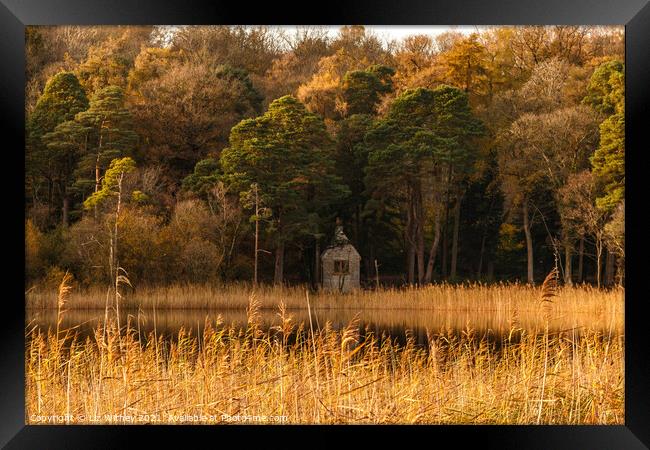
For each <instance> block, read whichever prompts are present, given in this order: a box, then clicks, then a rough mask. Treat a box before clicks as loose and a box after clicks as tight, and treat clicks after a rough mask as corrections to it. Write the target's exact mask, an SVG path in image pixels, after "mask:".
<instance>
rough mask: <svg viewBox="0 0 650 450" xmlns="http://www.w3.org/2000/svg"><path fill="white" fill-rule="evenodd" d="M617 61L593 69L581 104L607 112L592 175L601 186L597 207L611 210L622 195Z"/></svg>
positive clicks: (621, 87) (621, 78)
mask: <svg viewBox="0 0 650 450" xmlns="http://www.w3.org/2000/svg"><path fill="white" fill-rule="evenodd" d="M623 70H624V66H623V64H622V63H621V62H619V61H611V62H607V63H604V64H602V65H601V66H600V67H598V69H596V70H595V71H594V74H593V76H592V78H591V81H590V82H589V88H588V92H589V93H588V95H587V96H586V97H585V99H584V103H587V104H589V105H591V106H593V107H594V108H595V109H596V110H598V111H600V112H603V113H605V114H611V115H609V116H608V117H607V118H606V119H605V120H604V121H603V122H602V123H601V124H600V143H599V145H598V148H597V149H596V152H595V153H594V155H593V156H592V157H591V164H592V166H593V171H594V174H595V175H596V176H597V177H598V180H599V182H600V184H601V185H602V193H601V195H599V197H598V199H597V204H598V207H599V208H601V209H603V210H605V211H607V212H610V213H611V212H612V211H613V210H614V209H615V208H616V205H618V203H619V202H621V201H622V199H623V198H624V197H625V90H624V89H625V83H624V74H623Z"/></svg>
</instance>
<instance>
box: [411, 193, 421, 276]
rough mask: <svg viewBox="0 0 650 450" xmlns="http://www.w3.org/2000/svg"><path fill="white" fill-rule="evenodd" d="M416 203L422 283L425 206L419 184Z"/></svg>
mask: <svg viewBox="0 0 650 450" xmlns="http://www.w3.org/2000/svg"><path fill="white" fill-rule="evenodd" d="M414 204H415V211H414V214H413V217H414V219H415V220H414V222H415V242H416V243H417V247H416V256H417V262H418V284H420V285H421V284H422V282H423V281H424V211H423V209H424V208H423V207H422V191H421V189H420V186H419V185H418V186H416V190H415V202H414Z"/></svg>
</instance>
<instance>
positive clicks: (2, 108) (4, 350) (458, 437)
mask: <svg viewBox="0 0 650 450" xmlns="http://www.w3.org/2000/svg"><path fill="white" fill-rule="evenodd" d="M308 8H309V9H308ZM207 23H210V24H212V23H214V24H278V25H280V24H323V25H325V24H327V25H336V24H369V25H427V24H431V25H474V24H475V25H515V24H522V25H528V24H549V25H550V24H585V25H587V24H589V25H607V24H612V25H625V27H626V57H625V59H626V114H625V116H626V136H627V138H626V141H627V142H626V146H627V151H626V155H627V156H626V166H627V172H628V176H627V185H628V187H627V197H628V201H627V205H628V206H627V209H626V222H627V234H628V242H631V243H632V244H631V245H628V248H627V256H626V263H627V264H626V304H625V332H626V339H625V341H626V352H625V353H626V358H625V377H626V378H625V425H624V426H552V425H546V426H418V427H372V428H370V427H366V426H362V427H330V426H326V427H294V426H289V427H271V426H256V427H253V428H243V427H242V426H228V427H223V426H198V427H197V426H195V427H188V426H145V427H137V426H136V427H128V426H63V425H58V426H56V425H55V426H47V425H37V426H26V425H25V404H24V364H25V363H24V349H25V343H24V315H25V311H24V292H19V290H20V288H19V287H18V280H17V278H18V277H19V276H20V274H21V273H22V272H23V267H24V264H23V263H22V262H21V261H23V260H22V258H23V257H24V246H23V242H24V221H23V219H24V216H23V215H22V214H21V213H20V212H21V211H22V212H23V214H24V205H23V201H22V199H23V198H24V197H22V194H21V193H22V192H23V190H24V187H23V186H24V178H23V174H24V170H23V171H22V172H21V168H22V169H24V158H23V156H24V153H23V151H24V150H23V149H24V129H25V127H24V92H25V90H24V81H25V75H24V67H25V66H24V64H25V58H24V29H25V26H26V25H54V24H88V25H92V24H207ZM649 81H650V4H648V3H647V2H646V1H645V0H617V1H615V2H614V1H607V0H572V1H570V2H569V1H567V0H545V1H542V2H540V1H534V0H506V1H497V0H489V1H487V0H464V1H460V0H444V1H421V0H408V1H404V0H403V1H399V2H396V1H393V2H391V1H389V0H373V1H369V0H364V1H356V2H354V3H352V2H346V3H342V2H326V3H324V4H322V5H306V4H305V5H303V6H291V5H289V4H287V5H280V4H278V3H277V2H264V3H261V4H259V5H258V4H255V3H251V2H246V3H244V2H240V3H235V2H230V3H224V2H221V1H213V2H210V1H193V0H185V1H183V2H178V1H176V2H173V1H170V0H142V1H138V2H135V1H133V0H68V1H66V0H49V1H48V0H0V112H1V120H0V123H1V124H2V127H3V128H4V129H5V133H3V135H2V136H3V139H2V140H0V145H1V148H2V150H3V152H2V154H3V156H2V161H3V163H4V164H3V166H4V167H3V169H4V170H2V176H1V177H0V179H2V182H3V184H5V186H3V187H4V189H3V190H2V191H1V192H2V196H3V200H4V204H5V205H6V207H7V208H8V207H9V205H10V206H11V207H12V208H15V210H14V211H12V212H11V213H9V211H8V210H5V209H4V208H3V212H4V214H3V215H4V216H5V217H4V220H3V222H4V225H5V226H7V225H11V226H12V227H15V229H14V228H11V229H10V230H7V231H6V232H5V234H4V242H3V243H4V244H5V245H4V247H5V249H7V248H12V249H15V253H7V252H5V258H4V260H5V262H8V264H7V266H8V267H7V268H8V269H9V270H10V271H12V272H15V273H16V279H14V277H11V276H10V277H8V280H6V281H5V282H4V283H3V284H4V286H5V290H6V292H7V293H8V295H6V296H5V298H4V299H3V301H2V306H3V307H2V309H1V310H0V311H2V312H3V314H2V316H3V320H2V321H1V322H0V324H1V325H0V335H1V338H0V410H1V411H2V415H1V416H0V445H3V446H6V447H5V448H11V449H24V448H47V449H55V448H122V447H128V446H130V444H133V443H134V442H135V441H134V440H133V439H134V436H133V435H134V434H137V435H144V436H139V437H146V438H147V439H150V441H149V442H150V445H151V446H152V447H153V446H155V445H156V443H155V442H154V441H160V442H161V443H164V442H169V439H170V437H172V436H181V435H182V438H183V439H184V440H187V439H188V437H189V438H190V439H192V440H193V439H194V435H195V434H201V435H209V436H201V437H202V438H207V439H208V440H209V441H208V442H212V443H213V444H215V443H220V442H224V439H225V438H226V437H227V438H231V439H245V436H246V435H245V434H243V433H248V432H255V433H256V434H259V435H261V436H257V437H260V438H262V439H263V440H264V441H266V442H268V443H272V442H280V441H275V440H273V438H274V437H275V438H277V437H279V434H278V433H283V434H284V433H291V435H290V436H288V437H286V436H283V437H282V439H287V438H289V439H290V440H293V439H294V438H295V439H296V441H295V442H296V443H300V445H311V443H310V442H314V441H313V438H314V437H317V436H318V435H314V433H318V434H320V433H321V432H323V433H324V434H323V436H325V439H323V440H320V442H322V443H324V442H325V441H328V442H331V444H332V445H338V443H339V442H342V441H340V439H347V435H348V434H349V432H350V431H352V430H354V431H362V432H368V431H369V432H370V433H368V434H369V435H371V436H373V437H377V438H380V439H382V438H384V437H385V436H388V435H389V434H390V435H395V434H396V433H397V435H399V434H400V433H408V436H409V438H410V439H409V440H408V441H405V442H412V443H413V444H414V445H422V444H421V443H424V444H425V445H427V446H429V445H436V446H437V445H442V444H441V441H440V439H441V438H445V439H448V440H449V442H451V443H452V444H451V445H454V446H456V447H460V448H462V447H463V446H464V445H466V444H467V443H468V442H478V443H479V445H481V447H485V446H488V447H491V446H494V447H496V448H501V449H503V448H534V449H537V448H539V449H550V448H552V449H562V448H571V449H642V448H648V447H649V446H650V426H649V425H650V414H649V412H650V403H649V402H648V399H649V398H650V395H648V394H649V392H648V380H650V377H649V373H650V370H649V364H648V356H647V353H646V351H647V349H648V348H650V347H648V346H647V343H648V335H647V333H646V332H645V331H646V330H645V329H646V328H647V325H645V322H646V321H647V320H646V317H645V315H644V314H643V310H644V306H645V305H644V303H645V302H646V297H647V294H645V291H646V290H644V289H643V287H644V286H643V281H644V278H643V277H644V272H646V269H647V263H646V261H647V255H648V252H647V251H645V250H646V249H645V248H644V247H645V246H644V245H643V244H644V240H643V239H642V232H643V230H644V228H645V227H643V225H642V220H641V217H642V213H643V210H644V209H645V208H644V205H645V201H644V200H645V198H644V194H643V192H644V191H643V184H642V175H641V173H642V172H641V171H643V170H646V171H647V170H648V169H647V168H648V167H649V166H648V165H646V164H643V163H644V160H643V156H644V151H645V152H647V151H648V145H647V140H644V139H643V137H644V134H645V131H646V130H645V128H646V127H644V125H645V122H644V120H643V118H644V116H643V113H644V112H646V110H647V109H648V105H650V83H649ZM8 137H14V138H15V140H13V141H11V140H9V139H7V138H8ZM10 142H12V143H10ZM21 238H22V239H21ZM7 244H11V245H7ZM23 262H24V261H23ZM21 264H22V266H21ZM12 267H13V269H12ZM3 273H5V274H7V273H9V272H6V271H4V272H3ZM646 278H647V275H646ZM369 428H370V429H369ZM294 432H297V433H299V434H300V435H301V436H299V437H298V436H295V437H294V435H293V433H294ZM413 432H417V433H418V434H420V435H419V436H417V437H415V436H414V435H413V434H412V433H413ZM188 434H189V436H188ZM406 436H407V435H406V434H405V435H404V437H406ZM399 437H401V436H399ZM310 438H311V441H305V440H303V439H310ZM187 442H188V443H189V442H192V441H187ZM318 442H319V441H317V442H316V443H318Z"/></svg>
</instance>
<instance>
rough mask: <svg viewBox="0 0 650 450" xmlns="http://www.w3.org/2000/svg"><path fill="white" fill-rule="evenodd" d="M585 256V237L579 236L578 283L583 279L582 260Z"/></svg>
mask: <svg viewBox="0 0 650 450" xmlns="http://www.w3.org/2000/svg"><path fill="white" fill-rule="evenodd" d="M584 256H585V238H584V237H581V238H580V246H579V247H578V283H582V281H583V275H582V274H583V267H584V266H583V262H584Z"/></svg>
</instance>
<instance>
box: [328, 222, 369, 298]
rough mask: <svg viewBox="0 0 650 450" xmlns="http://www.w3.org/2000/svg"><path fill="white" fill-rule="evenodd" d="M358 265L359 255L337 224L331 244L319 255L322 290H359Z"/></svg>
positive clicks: (359, 268) (359, 269) (359, 266)
mask: <svg viewBox="0 0 650 450" xmlns="http://www.w3.org/2000/svg"><path fill="white" fill-rule="evenodd" d="M360 263H361V255H359V252H357V249H355V248H354V246H353V245H352V244H350V241H349V240H348V237H347V236H346V235H345V233H343V227H342V226H341V225H340V223H339V224H338V225H337V227H336V231H335V233H334V239H333V240H332V244H331V245H330V246H329V247H327V249H325V251H324V252H323V254H322V255H321V267H322V269H321V270H322V283H321V287H322V289H323V290H326V291H333V292H350V291H353V290H355V289H359V287H360V284H359V275H360V271H361V264H360Z"/></svg>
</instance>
